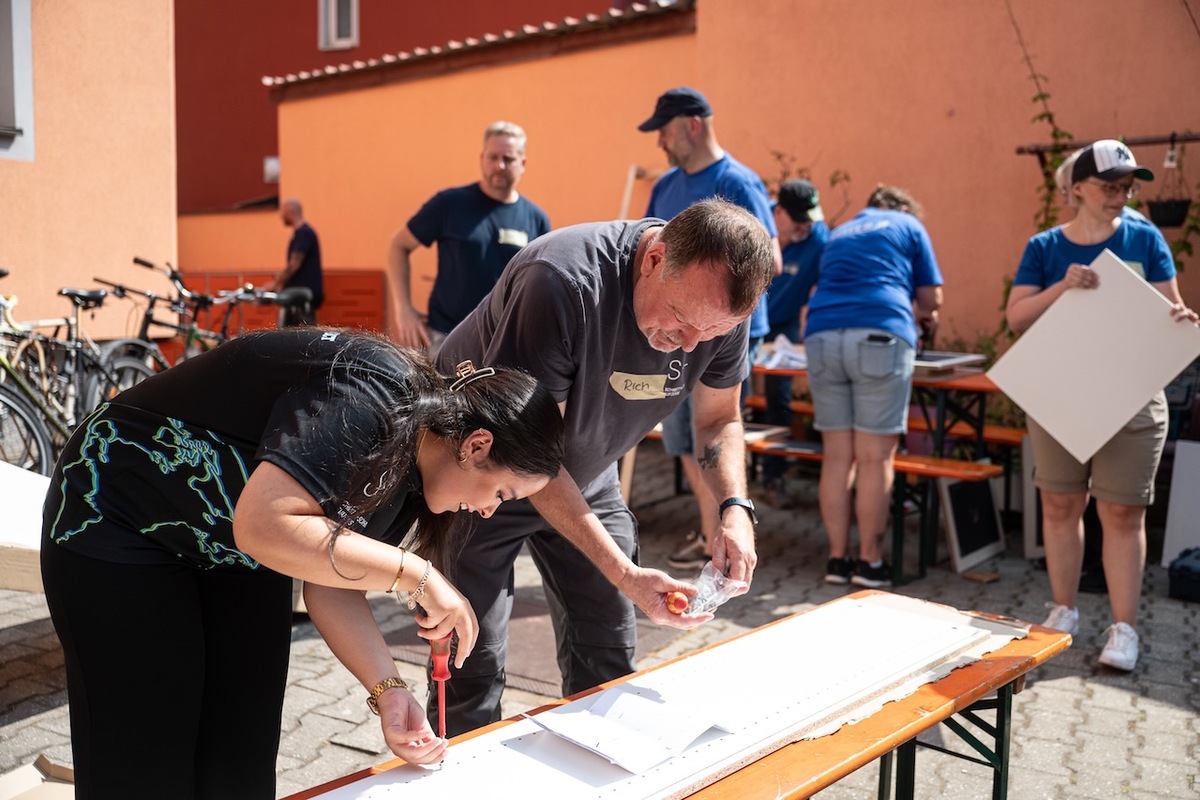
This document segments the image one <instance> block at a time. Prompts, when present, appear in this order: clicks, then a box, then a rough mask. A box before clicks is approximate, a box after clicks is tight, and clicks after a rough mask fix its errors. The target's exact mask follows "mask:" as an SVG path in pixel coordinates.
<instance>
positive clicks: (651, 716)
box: [526, 685, 729, 775]
mask: <svg viewBox="0 0 1200 800" xmlns="http://www.w3.org/2000/svg"><path fill="white" fill-rule="evenodd" d="M680 688H681V687H679V686H676V687H674V689H675V690H676V691H673V692H671V693H672V694H677V695H678V696H677V697H675V698H674V701H673V702H668V698H667V697H666V694H665V693H664V692H657V691H650V692H647V691H645V690H644V689H643V688H639V687H637V686H630V685H622V686H616V687H613V688H611V689H606V690H604V691H603V692H601V693H600V696H599V697H598V698H597V700H596V702H595V703H593V704H592V705H591V706H590V707H588V708H584V709H572V708H571V707H570V706H564V707H561V708H556V709H554V710H552V711H549V712H546V713H543V714H538V715H536V716H530V715H526V717H527V718H528V719H529V720H531V721H532V722H534V723H535V724H537V725H538V726H540V727H542V728H545V729H546V730H548V731H550V732H551V733H553V734H555V735H557V736H561V737H562V738H564V739H566V740H567V741H569V742H573V743H575V744H577V745H579V746H580V747H584V748H587V749H588V750H591V751H592V752H593V753H596V754H597V755H600V756H603V757H604V758H607V759H608V760H609V761H611V762H612V763H614V764H616V765H617V766H619V767H622V768H624V769H626V770H629V771H630V772H632V773H634V774H635V775H637V774H641V773H643V772H645V771H646V770H648V769H651V768H652V767H655V766H657V765H659V764H661V763H662V762H664V761H666V760H667V759H668V758H671V757H672V756H677V755H679V754H680V753H682V752H683V751H684V750H686V749H687V747H688V745H690V744H691V743H692V742H694V741H696V739H697V738H698V737H699V736H700V734H702V733H704V732H705V731H707V730H709V729H710V728H714V727H715V728H719V729H721V730H724V731H728V730H729V729H728V727H726V726H723V725H721V724H720V723H719V722H718V721H717V717H718V713H717V712H714V709H713V706H712V705H711V704H708V703H698V702H697V701H696V697H697V695H696V694H695V692H689V690H686V689H685V690H682V691H680ZM700 696H703V695H700Z"/></svg>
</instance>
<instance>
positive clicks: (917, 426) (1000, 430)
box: [746, 394, 1028, 448]
mask: <svg viewBox="0 0 1200 800" xmlns="http://www.w3.org/2000/svg"><path fill="white" fill-rule="evenodd" d="M788 407H789V408H790V409H791V411H792V413H793V414H800V415H801V416H805V417H811V416H813V404H812V403H811V402H809V401H808V400H792V401H791V402H790V403H788ZM746 408H748V409H750V410H751V411H766V410H767V398H766V396H765V395H761V394H752V395H750V396H748V397H747V398H746ZM930 428H931V426H930V424H929V423H928V422H927V421H926V420H925V417H924V416H923V415H921V414H913V415H912V416H910V417H909V418H908V429H909V430H910V431H920V432H922V433H927V432H929V430H930ZM1027 434H1028V432H1027V431H1026V430H1025V429H1024V428H1011V427H1007V426H1005V425H992V424H990V423H989V424H986V425H984V426H983V440H984V441H985V442H987V443H988V444H994V445H996V446H997V447H1012V448H1017V447H1020V446H1021V442H1022V441H1024V439H1025V436H1026V435H1027ZM946 435H947V436H952V437H955V438H959V439H974V438H975V430H974V429H973V428H972V427H971V426H970V425H968V424H967V423H965V422H959V423H957V424H956V425H954V426H953V427H951V428H950V430H948V431H947V432H946Z"/></svg>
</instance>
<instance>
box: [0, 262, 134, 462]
mask: <svg viewBox="0 0 1200 800" xmlns="http://www.w3.org/2000/svg"><path fill="white" fill-rule="evenodd" d="M7 274H8V273H7V271H6V270H5V271H3V273H2V274H0V277H3V276H4V275H7ZM58 293H59V295H60V296H63V297H66V298H67V299H68V300H70V301H71V303H72V313H71V316H70V317H63V318H55V319H48V320H34V321H29V322H17V321H16V320H14V318H13V315H12V312H13V308H14V307H15V306H16V304H17V300H16V298H15V297H11V296H5V297H0V345H2V346H0V386H2V387H4V400H5V405H4V408H5V411H6V413H8V414H9V416H8V417H7V418H6V419H5V420H3V422H0V425H3V426H4V427H3V429H2V430H0V441H2V442H3V452H2V453H0V455H2V457H4V458H5V460H6V461H8V462H9V463H15V464H18V465H20V466H23V467H25V468H27V469H34V470H35V471H39V472H42V473H43V474H49V471H50V468H51V467H52V466H53V458H54V456H55V455H57V451H58V450H59V449H60V448H61V447H62V446H63V445H64V444H65V443H66V440H67V438H68V437H69V436H70V435H71V432H72V431H73V430H74V428H75V426H76V425H77V424H78V423H79V422H81V421H82V420H83V419H84V418H85V417H86V416H87V415H88V414H90V413H91V412H92V411H93V410H94V409H95V408H96V407H97V406H99V405H100V404H101V403H103V402H106V401H108V400H110V399H112V398H113V397H114V396H116V395H117V394H118V393H119V392H121V391H123V390H124V389H127V388H129V387H130V386H132V385H134V384H136V383H138V382H140V381H142V380H144V379H145V378H146V377H149V375H152V374H153V371H152V370H151V369H150V368H149V367H147V366H146V365H145V364H143V363H140V362H138V361H136V360H134V359H128V358H116V359H107V358H106V357H105V356H104V354H103V352H102V350H101V348H100V347H99V346H98V345H97V344H96V343H95V342H94V341H92V339H91V338H89V337H88V336H87V335H86V334H85V333H83V332H82V331H81V329H80V325H79V316H80V313H81V312H82V311H84V310H92V309H95V308H98V307H99V306H100V305H102V304H103V303H104V299H105V297H107V294H108V293H107V292H106V291H104V290H94V289H67V288H64V289H59V291H58ZM40 328H51V329H53V333H52V334H45V333H41V332H39V330H38V329H40ZM64 331H65V334H64ZM30 420H33V421H32V422H31V421H30ZM39 423H40V425H39Z"/></svg>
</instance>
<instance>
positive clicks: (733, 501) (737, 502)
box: [717, 497, 758, 525]
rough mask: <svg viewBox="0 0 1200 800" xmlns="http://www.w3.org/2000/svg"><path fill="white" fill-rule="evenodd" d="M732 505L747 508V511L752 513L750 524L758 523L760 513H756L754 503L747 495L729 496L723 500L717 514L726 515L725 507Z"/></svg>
mask: <svg viewBox="0 0 1200 800" xmlns="http://www.w3.org/2000/svg"><path fill="white" fill-rule="evenodd" d="M730 506H741V507H742V508H744V509H746V513H747V514H749V515H750V524H751V525H757V524H758V514H756V513H754V503H752V502H751V501H750V499H749V498H747V497H727V498H725V500H723V501H721V508H720V510H719V511H718V512H717V516H725V509H727V508H729V507H730Z"/></svg>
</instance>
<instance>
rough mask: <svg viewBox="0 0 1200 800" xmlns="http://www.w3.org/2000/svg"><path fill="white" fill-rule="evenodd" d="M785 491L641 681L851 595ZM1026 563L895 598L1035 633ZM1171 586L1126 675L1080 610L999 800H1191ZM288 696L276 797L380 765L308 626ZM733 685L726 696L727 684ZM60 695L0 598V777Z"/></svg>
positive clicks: (1102, 618) (950, 774)
mask: <svg viewBox="0 0 1200 800" xmlns="http://www.w3.org/2000/svg"><path fill="white" fill-rule="evenodd" d="M642 450H643V452H642V455H641V457H640V461H639V464H638V470H637V479H636V484H635V490H634V497H633V505H634V508H635V510H636V511H637V514H638V518H639V521H640V527H641V534H642V546H643V561H644V563H646V564H647V565H650V566H657V567H661V568H664V569H666V568H667V566H666V557H667V554H668V553H669V552H670V551H671V549H672V548H673V547H674V546H676V545H677V544H678V541H679V537H680V536H681V535H682V534H683V533H684V532H685V531H686V527H687V525H688V524H689V521H690V520H691V519H692V518H693V517H694V514H695V505H694V503H693V501H692V499H691V497H690V496H674V495H673V493H672V489H671V480H670V476H671V470H670V466H669V462H667V461H666V460H665V458H664V457H663V456H662V454H661V450H659V449H658V448H657V446H656V445H644V446H643V448H642ZM792 486H793V488H794V489H795V490H796V491H797V494H798V496H799V499H800V506H799V508H797V509H796V510H793V511H787V512H784V511H775V510H771V509H764V510H763V511H762V513H761V517H762V522H761V524H760V525H759V555H760V562H759V567H758V571H757V573H756V575H755V581H754V586H753V589H752V591H751V593H750V594H749V595H747V596H745V597H741V598H737V599H735V600H733V601H731V602H730V603H728V604H726V605H725V606H723V607H722V608H721V609H720V611H719V614H718V617H717V619H716V620H714V621H713V622H711V623H708V624H706V625H704V626H701V627H700V628H698V629H695V630H693V631H688V632H686V633H683V632H681V633H680V634H679V635H678V636H676V637H675V638H673V639H672V640H670V641H669V642H668V643H667V644H665V645H663V646H660V647H659V648H658V649H656V650H654V651H653V652H646V653H640V654H639V666H643V667H644V666H651V665H654V664H657V663H660V662H662V661H665V660H667V659H670V658H673V657H675V656H677V655H680V654H683V653H687V652H689V651H691V650H693V649H696V648H698V647H702V646H705V645H708V644H711V643H713V642H716V641H720V640H723V639H725V638H728V637H730V636H733V635H736V634H738V633H741V632H743V631H746V630H749V629H751V628H754V627H756V626H758V625H761V624H763V623H766V622H769V621H771V620H774V619H778V618H780V617H782V616H786V615H788V614H792V613H794V612H797V611H803V610H805V609H809V608H812V607H813V606H816V605H819V604H820V603H824V602H826V601H828V600H832V599H835V598H837V597H839V596H841V595H843V594H844V593H846V592H847V591H849V590H850V589H852V588H853V587H849V588H848V587H837V586H830V585H827V584H825V583H824V582H823V581H822V580H821V578H822V575H823V573H824V564H825V557H826V556H825V542H824V532H823V530H822V527H821V522H820V515H819V513H818V512H817V507H816V498H815V481H813V480H812V479H811V478H796V477H795V476H793V481H792ZM760 505H761V504H760ZM680 520H683V521H684V522H683V526H684V527H683V529H680V528H679V525H680V522H679V521H680ZM1012 539H1017V540H1018V541H1015V542H1014V541H1011V540H1012ZM914 549H915V534H910V538H909V547H908V552H909V553H911V552H912V551H913V550H914ZM1020 549H1021V548H1020V541H1019V537H1016V536H1012V535H1011V534H1010V542H1009V547H1008V552H1007V553H1006V554H1005V555H1004V556H1002V557H999V558H996V559H993V560H992V561H990V562H988V563H987V564H985V565H982V568H986V569H991V570H994V571H996V572H998V573H999V575H1000V579H999V580H998V581H995V582H993V583H988V584H979V583H973V582H970V581H967V580H965V579H963V578H962V577H960V576H958V575H955V574H954V573H953V572H952V571H951V570H950V569H949V564H948V562H943V563H939V564H938V565H937V566H935V567H934V568H933V569H932V570H931V572H930V573H929V575H928V576H927V577H926V578H924V579H922V580H918V581H915V582H912V583H909V584H906V585H904V586H902V587H899V588H898V589H897V590H896V591H898V592H900V593H902V594H905V595H910V596H914V597H920V598H924V599H929V600H934V601H937V602H941V603H946V604H948V605H951V606H955V607H958V608H965V609H976V610H981V611H988V612H993V613H999V614H1007V615H1010V616H1014V617H1018V618H1020V619H1025V620H1030V621H1034V622H1040V621H1041V620H1042V618H1043V616H1044V614H1045V609H1044V608H1043V603H1044V602H1045V600H1046V599H1047V597H1048V590H1047V584H1046V576H1045V573H1044V572H1043V571H1041V570H1039V569H1038V568H1037V567H1036V565H1034V564H1032V563H1031V562H1028V561H1026V560H1025V559H1024V558H1022V557H1021V552H1020ZM681 577H682V576H681ZM517 583H518V585H519V586H521V587H526V588H527V589H528V590H530V591H539V590H540V583H539V580H538V576H537V572H536V570H535V569H534V568H533V566H532V563H531V561H530V560H529V559H528V558H527V557H522V559H521V560H520V561H519V563H518V569H517ZM1167 588H1168V582H1167V572H1166V570H1165V569H1163V568H1161V567H1158V566H1151V567H1148V568H1147V571H1146V581H1145V588H1144V591H1143V598H1142V604H1141V618H1140V625H1139V632H1140V634H1141V637H1142V656H1141V660H1140V661H1139V663H1138V666H1137V669H1136V670H1135V671H1134V672H1133V673H1130V674H1124V673H1117V672H1113V671H1110V670H1106V669H1103V668H1100V667H1097V666H1096V663H1095V659H1096V656H1097V654H1098V652H1099V646H1100V636H1101V632H1102V631H1103V630H1104V628H1105V627H1107V625H1108V622H1109V621H1110V620H1109V613H1108V606H1107V599H1106V597H1105V596H1103V595H1091V594H1084V595H1081V596H1080V601H1079V602H1080V611H1081V623H1082V624H1081V630H1080V633H1079V635H1078V636H1077V637H1076V640H1075V644H1074V645H1073V646H1072V647H1071V649H1070V650H1068V651H1067V652H1066V653H1064V654H1062V655H1061V656H1059V657H1058V658H1056V659H1053V660H1052V661H1050V662H1049V663H1048V664H1046V665H1044V666H1043V667H1041V668H1040V669H1038V670H1037V671H1036V672H1034V673H1033V674H1032V675H1031V676H1030V680H1029V682H1028V685H1027V687H1026V689H1025V690H1024V691H1023V692H1021V693H1020V694H1018V695H1016V698H1015V703H1014V710H1013V735H1012V757H1011V776H1010V784H1009V797H1010V798H1014V800H1045V798H1057V799H1063V800H1083V799H1084V798H1089V799H1090V798H1145V799H1146V800H1159V799H1161V798H1200V604H1187V603H1183V602H1180V601H1177V600H1171V599H1169V598H1168V597H1167ZM373 602H374V603H375V608H376V612H377V616H378V618H379V621H380V624H381V626H382V627H383V628H384V629H385V631H386V630H392V629H394V628H396V627H397V626H399V625H402V624H404V623H405V622H406V621H407V618H406V617H405V616H403V612H402V611H401V609H400V607H399V605H398V604H397V603H395V602H394V601H393V600H392V599H391V598H390V597H387V596H384V595H380V596H378V597H376V598H373ZM546 627H547V630H546V635H547V636H550V635H551V634H550V632H549V626H548V625H547V626H546ZM520 646H521V642H519V641H514V642H513V643H512V647H514V648H519V647H520ZM824 646H827V645H821V647H824ZM819 651H820V647H815V648H814V655H815V656H817V657H819ZM797 663H798V664H802V663H803V659H802V658H798V659H797ZM399 667H400V671H401V674H402V675H403V676H404V678H405V680H407V681H409V682H410V683H412V684H413V685H414V686H423V684H424V672H423V669H422V668H420V667H417V666H414V665H411V664H405V663H400V664H399ZM799 669H802V667H798V670H799ZM289 682H290V686H289V689H288V695H287V702H286V707H285V709H284V722H283V725H284V728H283V741H282V746H281V748H280V753H279V768H278V771H279V785H278V793H279V796H281V797H283V796H286V795H288V794H291V793H294V792H297V791H299V790H301V789H304V788H308V787H311V786H314V785H317V784H320V783H323V782H325V781H328V780H331V779H333V778H336V777H339V776H342V775H345V774H347V773H350V772H353V771H356V770H359V769H362V768H364V767H367V766H370V765H372V764H376V763H379V762H381V761H385V760H387V759H388V758H389V754H387V753H385V752H383V750H382V749H381V747H380V742H381V737H380V734H379V728H378V722H377V720H376V719H375V718H374V717H372V716H370V715H369V713H368V712H367V709H366V706H365V704H364V703H363V691H362V688H361V687H360V686H358V685H357V684H356V682H355V681H354V680H353V679H352V678H351V677H350V675H349V673H348V672H346V670H345V669H343V668H342V667H341V665H340V664H338V663H337V661H336V660H335V659H334V658H333V657H332V656H331V655H330V653H329V651H328V649H327V648H326V646H325V644H324V642H323V641H322V640H321V638H320V637H319V636H318V635H317V634H316V632H315V631H314V630H313V627H312V625H311V624H309V623H307V622H304V621H299V622H298V623H297V624H296V625H295V627H294V629H293V645H292V660H291V672H290V676H289ZM735 685H736V682H735V681H730V686H735ZM64 686H65V680H64V676H63V671H62V653H61V651H60V649H59V646H58V641H57V639H56V637H55V635H54V632H53V630H52V628H51V626H50V622H49V618H48V615H47V612H46V606H45V601H44V599H43V598H42V597H41V596H40V595H36V594H24V593H18V592H5V591H0V773H3V772H6V771H8V770H10V769H12V768H14V767H16V766H19V765H21V764H25V763H29V762H31V761H33V759H34V758H36V757H37V755H38V754H39V753H45V754H47V755H48V756H49V757H51V758H53V759H55V760H57V761H61V762H66V763H69V762H70V760H71V752H70V745H69V731H68V724H67V708H66V691H65V688H64ZM549 699H553V698H547V697H544V696H540V695H536V694H530V693H528V692H520V691H512V690H510V691H509V692H507V693H506V695H505V708H504V710H505V714H506V715H510V714H515V713H518V712H520V711H523V710H525V709H528V708H533V707H536V706H538V705H541V704H542V703H544V702H546V701H547V700H549ZM941 731H944V729H941V728H939V729H935V730H934V731H930V732H928V733H927V734H925V735H923V737H922V738H923V739H924V740H927V741H931V742H935V743H939V744H942V745H944V746H947V747H949V748H951V749H954V750H956V751H964V750H965V746H964V745H963V744H962V743H961V742H960V741H959V740H958V739H957V738H956V737H953V736H952V735H947V734H945V733H943V732H941ZM877 775H878V768H877V766H876V765H874V764H872V765H868V766H866V767H864V768H863V769H860V770H859V771H858V772H856V773H854V774H853V775H850V776H848V777H847V778H846V779H844V780H843V781H841V782H840V783H838V784H837V785H835V786H833V787H830V788H829V789H826V790H825V791H823V792H821V793H819V795H817V797H819V798H821V799H822V800H842V799H843V798H862V797H868V796H874V791H875V782H876V780H877ZM990 781H991V777H990V771H989V770H987V769H985V768H983V767H981V766H978V765H975V764H971V763H968V762H965V761H962V760H960V759H954V758H949V757H947V756H945V755H942V754H939V753H936V752H933V751H930V750H926V749H921V750H919V751H918V754H917V791H916V796H917V797H918V798H935V797H953V798H976V797H990V795H991V783H990Z"/></svg>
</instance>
